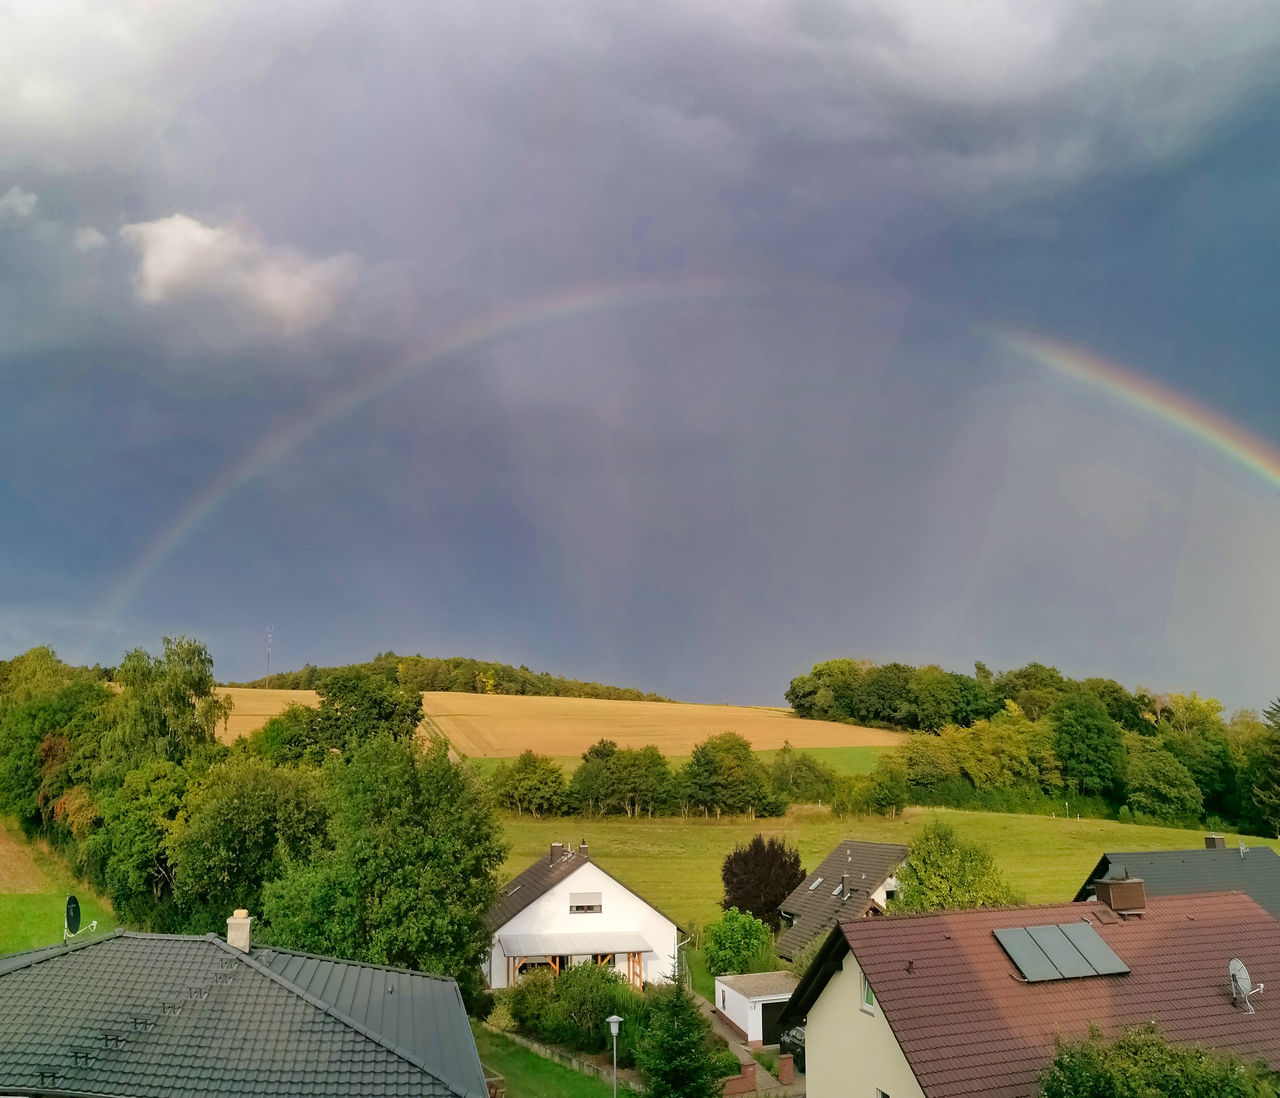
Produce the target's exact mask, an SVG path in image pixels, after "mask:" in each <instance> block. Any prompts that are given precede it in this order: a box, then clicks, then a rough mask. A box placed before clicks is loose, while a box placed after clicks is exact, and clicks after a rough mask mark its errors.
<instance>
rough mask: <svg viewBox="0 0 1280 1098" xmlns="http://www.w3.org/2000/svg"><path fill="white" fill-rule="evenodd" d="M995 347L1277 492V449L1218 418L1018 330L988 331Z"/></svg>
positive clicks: (1112, 366) (1156, 386)
mask: <svg viewBox="0 0 1280 1098" xmlns="http://www.w3.org/2000/svg"><path fill="white" fill-rule="evenodd" d="M989 335H990V336H991V338H992V339H993V340H994V341H995V342H996V343H997V344H999V345H1000V346H1003V347H1006V348H1008V349H1009V350H1012V351H1014V352H1016V353H1017V354H1018V355H1020V356H1023V357H1025V358H1030V359H1032V360H1033V361H1035V362H1037V363H1039V364H1040V365H1041V366H1044V367H1046V368H1047V369H1049V370H1051V371H1053V373H1055V374H1057V375H1058V376H1060V377H1065V378H1067V379H1068V380H1070V381H1073V382H1075V383H1077V384H1079V385H1082V386H1084V387H1085V388H1087V389H1091V390H1093V391H1095V392H1098V393H1101V394H1102V395H1104V396H1106V397H1107V398H1109V399H1110V400H1112V401H1114V402H1116V403H1118V404H1121V405H1124V406H1126V407H1128V408H1131V409H1133V410H1134V411H1137V412H1139V413H1141V414H1143V415H1145V416H1148V417H1150V418H1152V419H1156V420H1158V421H1160V422H1161V423H1165V424H1168V425H1169V426H1171V427H1174V428H1176V429H1177V430H1179V431H1181V432H1183V433H1184V434H1186V435H1189V436H1191V437H1192V438H1194V439H1195V440H1196V441H1197V442H1199V443H1200V444H1202V445H1203V446H1204V447H1206V448H1207V449H1209V450H1213V451H1215V452H1216V453H1218V454H1220V455H1221V456H1223V457H1225V458H1227V459H1228V460H1229V461H1231V463H1232V464H1234V465H1236V466H1239V467H1240V468H1242V469H1245V470H1247V471H1248V472H1249V473H1251V474H1253V475H1255V476H1257V477H1260V478H1261V479H1262V480H1264V481H1265V482H1266V483H1267V484H1269V485H1270V486H1271V487H1272V488H1280V449H1278V448H1277V447H1276V446H1274V445H1272V444H1271V443H1269V442H1267V441H1266V440H1264V439H1261V438H1259V437H1258V436H1257V435H1254V434H1252V433H1251V432H1250V431H1248V430H1247V429H1246V428H1244V427H1242V426H1240V424H1238V423H1236V422H1235V421H1234V420H1231V419H1228V418H1227V417H1226V416H1225V415H1223V414H1222V413H1221V412H1218V411H1215V410H1214V409H1212V408H1208V407H1206V406H1205V405H1203V404H1199V403H1197V402H1196V401H1194V400H1192V399H1191V398H1190V397H1187V396H1184V395H1183V394H1182V393H1179V392H1177V391H1175V390H1174V389H1171V388H1169V387H1167V386H1165V385H1161V384H1160V383H1159V382H1156V381H1153V380H1152V379H1151V378H1149V377H1145V376H1143V375H1142V374H1139V373H1137V372H1135V371H1133V370H1131V369H1128V368H1127V367H1124V366H1121V365H1119V364H1118V363H1115V362H1112V361H1109V360H1108V359H1105V358H1103V357H1102V356H1101V355H1098V354H1095V353H1094V352H1093V351H1089V350H1086V349H1085V348H1083V347H1077V346H1073V345H1071V344H1069V343H1063V342H1061V341H1060V340H1057V339H1052V338H1050V337H1049V336H1044V335H1039V334H1037V333H1034V332H1029V331H1026V330H1025V329H1020V328H1011V327H1006V326H1001V327H998V328H993V329H990V330H989Z"/></svg>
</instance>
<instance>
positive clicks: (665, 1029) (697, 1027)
mask: <svg viewBox="0 0 1280 1098" xmlns="http://www.w3.org/2000/svg"><path fill="white" fill-rule="evenodd" d="M710 1031H711V1024H710V1023H709V1022H708V1021H707V1019H706V1018H705V1017H703V1014H702V1011H700V1010H699V1009H698V1006H697V1004H696V1003H695V1002H694V1001H693V996H692V995H691V994H690V993H689V990H688V989H687V988H686V987H685V986H684V983H683V981H681V980H677V981H676V982H675V983H673V984H672V985H671V987H670V988H668V989H664V990H663V991H662V992H660V993H659V995H658V996H657V997H656V999H655V1001H654V1004H653V1008H652V1010H651V1012H650V1014H649V1024H648V1028H647V1030H646V1031H645V1034H644V1036H643V1037H642V1038H641V1040H640V1046H639V1048H637V1049H636V1068H637V1069H638V1070H639V1072H640V1078H641V1079H642V1080H643V1081H644V1087H645V1091H644V1092H645V1094H646V1095H648V1096H649V1098H719V1094H720V1079H719V1077H718V1074H717V1072H716V1067H715V1060H714V1057H713V1056H712V1053H711V1050H710V1047H709V1045H708V1037H709V1034H710Z"/></svg>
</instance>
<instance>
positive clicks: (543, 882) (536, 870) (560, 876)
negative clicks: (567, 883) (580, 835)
mask: <svg viewBox="0 0 1280 1098" xmlns="http://www.w3.org/2000/svg"><path fill="white" fill-rule="evenodd" d="M587 862H588V857H587V855H585V854H579V853H578V852H577V851H576V850H572V849H570V850H566V851H565V852H564V853H563V854H561V855H560V856H559V857H558V858H557V859H556V860H555V861H554V862H553V861H552V860H551V857H550V855H544V856H543V857H541V858H539V859H538V860H537V861H536V862H534V863H533V865H531V866H530V867H529V868H528V869H526V870H525V871H524V872H523V873H521V874H520V875H519V876H518V877H516V878H515V879H514V880H512V881H511V882H510V883H509V884H508V885H507V886H506V887H505V888H504V889H503V890H502V895H501V896H500V897H499V898H498V902H497V903H495V904H494V905H493V907H491V908H490V909H489V914H488V915H487V916H486V919H487V921H488V924H489V929H490V930H498V929H499V928H501V927H504V926H506V925H507V923H509V922H510V921H511V920H512V919H513V918H515V916H517V915H519V914H520V912H522V911H523V910H524V909H525V908H526V907H528V906H529V905H530V904H531V903H533V902H534V901H535V900H537V899H539V898H540V897H542V896H545V895H546V894H547V893H548V892H550V891H551V889H552V888H554V887H555V886H556V885H558V884H559V883H560V882H561V881H563V880H564V879H565V878H566V877H569V876H571V875H572V874H573V873H574V872H576V871H577V870H579V869H581V868H582V867H583V866H584V865H586V864H587Z"/></svg>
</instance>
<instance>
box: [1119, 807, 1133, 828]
mask: <svg viewBox="0 0 1280 1098" xmlns="http://www.w3.org/2000/svg"><path fill="white" fill-rule="evenodd" d="M1116 819H1117V820H1118V821H1119V822H1120V823H1122V824H1131V823H1133V810H1132V809H1130V808H1129V806H1128V805H1127V804H1122V805H1121V806H1120V811H1119V812H1117V813H1116Z"/></svg>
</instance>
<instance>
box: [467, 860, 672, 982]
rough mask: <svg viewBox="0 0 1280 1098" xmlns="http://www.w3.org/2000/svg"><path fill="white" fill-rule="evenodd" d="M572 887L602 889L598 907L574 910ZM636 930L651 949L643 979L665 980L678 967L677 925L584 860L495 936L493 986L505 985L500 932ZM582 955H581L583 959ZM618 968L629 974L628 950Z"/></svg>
mask: <svg viewBox="0 0 1280 1098" xmlns="http://www.w3.org/2000/svg"><path fill="white" fill-rule="evenodd" d="M571 892H599V893H600V907H601V910H600V911H598V912H576V913H575V912H570V911H569V894H570V893H571ZM618 931H635V932H636V933H638V934H639V935H640V936H641V937H643V938H644V940H645V941H646V942H648V943H649V945H650V947H651V948H652V950H653V952H652V953H646V954H645V955H644V958H643V965H644V979H645V980H647V981H648V982H650V983H665V982H666V981H667V980H669V979H670V977H671V975H672V973H674V972H675V968H676V934H677V929H676V924H675V923H673V922H672V921H671V920H670V919H668V918H667V917H666V916H665V915H663V914H662V913H661V912H660V911H657V910H655V909H654V908H652V907H650V906H649V905H648V904H647V903H645V902H644V900H642V899H640V897H639V896H637V895H635V893H633V892H631V891H630V890H628V889H626V888H624V887H623V886H622V885H620V884H619V883H618V882H617V881H615V880H614V879H613V878H612V877H610V876H609V875H608V874H607V873H605V872H603V871H602V870H601V869H600V868H599V867H597V866H595V865H593V864H592V863H591V862H590V861H586V860H584V861H583V862H582V864H581V866H580V868H578V869H576V870H575V871H574V872H572V873H570V874H569V876H568V877H566V878H565V879H564V880H562V881H560V882H559V883H558V884H557V885H556V886H555V887H554V888H552V889H551V890H550V891H548V892H546V893H545V894H543V895H542V896H540V897H539V898H538V899H537V900H535V901H534V902H533V903H531V904H530V905H529V906H528V907H526V908H525V909H524V910H523V911H521V912H520V913H519V914H517V915H515V916H514V917H513V918H512V919H511V921H510V922H508V923H507V924H506V925H505V926H502V927H499V928H498V931H497V933H496V934H495V936H494V942H493V948H492V951H491V952H490V956H489V986H490V987H495V988H498V987H506V986H507V959H506V955H505V954H504V953H503V952H502V947H501V946H500V945H499V944H498V941H497V938H498V936H499V935H502V934H595V933H602V932H618ZM581 959H582V958H578V960H581ZM616 960H617V964H616V966H615V967H616V968H617V970H618V971H619V972H621V973H622V975H623V976H625V975H626V974H627V958H626V954H619V955H618V957H617V959H616Z"/></svg>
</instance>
